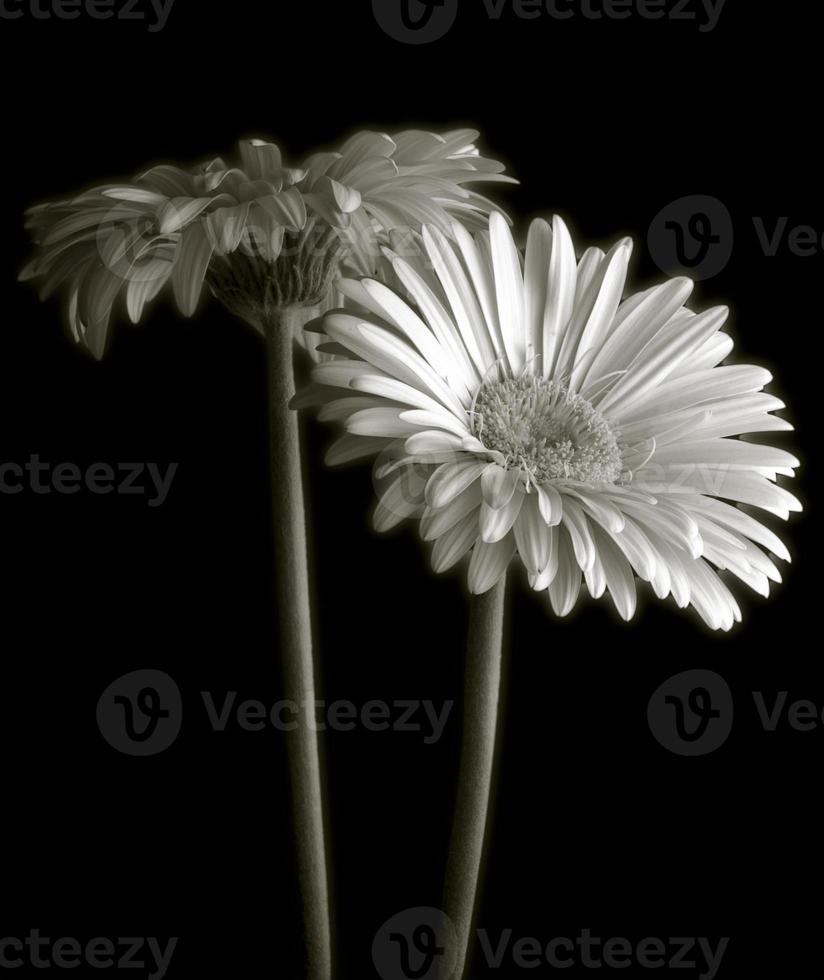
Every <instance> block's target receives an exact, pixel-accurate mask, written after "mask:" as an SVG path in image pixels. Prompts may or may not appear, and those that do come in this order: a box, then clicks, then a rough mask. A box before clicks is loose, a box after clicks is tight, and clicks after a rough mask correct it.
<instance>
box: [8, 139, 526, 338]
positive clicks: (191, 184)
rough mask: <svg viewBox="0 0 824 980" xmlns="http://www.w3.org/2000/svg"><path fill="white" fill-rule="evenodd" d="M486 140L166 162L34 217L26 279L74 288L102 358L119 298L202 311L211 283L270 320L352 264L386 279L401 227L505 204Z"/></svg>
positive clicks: (256, 152)
mask: <svg viewBox="0 0 824 980" xmlns="http://www.w3.org/2000/svg"><path fill="white" fill-rule="evenodd" d="M477 136H478V134H477V133H476V132H474V131H472V130H459V131H455V132H451V133H447V134H445V135H443V136H439V135H437V134H434V133H424V132H416V131H414V132H405V133H400V134H398V135H396V136H393V137H390V136H387V135H384V134H381V133H368V132H365V133H359V134H357V135H356V136H353V137H352V138H351V139H350V140H348V141H347V142H346V143H345V144H344V145H343V146H342V147H341V149H340V150H339V151H337V152H333V153H319V154H315V155H313V156H311V157H309V159H307V160H306V161H305V162H304V164H303V165H302V166H300V167H297V168H294V167H289V166H286V165H285V164H284V162H283V160H282V157H281V153H280V151H279V149H278V147H277V146H275V145H274V144H271V143H265V142H262V141H260V140H249V141H244V142H241V144H240V159H239V160H238V161H236V162H235V163H233V164H227V163H226V162H224V161H223V160H221V159H217V160H213V161H211V162H210V163H208V164H206V165H204V166H201V167H198V168H196V169H194V170H183V169H180V168H178V167H175V166H170V165H163V166H158V167H153V168H152V169H151V170H147V171H146V172H145V173H142V174H141V175H140V176H138V177H137V178H135V180H133V181H131V182H128V183H126V184H108V185H104V186H100V187H95V188H93V189H92V190H90V191H87V192H86V193H83V194H80V195H79V196H77V197H74V198H71V199H70V200H67V201H63V202H59V203H53V204H45V205H41V206H39V207H35V208H33V209H32V210H31V211H30V212H29V214H28V227H29V228H30V229H31V231H32V234H33V237H34V239H35V242H36V244H37V246H38V252H37V255H36V256H35V258H34V260H33V261H32V262H31V263H30V264H29V265H28V266H27V268H26V269H25V270H24V271H23V273H22V274H21V278H23V279H38V280H40V282H41V283H42V295H43V296H44V297H46V296H48V295H50V294H51V293H52V292H53V291H54V290H55V289H57V288H58V287H59V286H61V285H64V284H68V287H69V290H68V291H69V302H68V312H69V323H70V328H71V331H72V334H73V335H74V337H75V339H76V340H78V341H79V342H80V343H82V344H84V345H85V346H86V347H88V348H89V349H90V350H91V351H92V353H93V354H95V355H96V356H97V357H100V356H102V354H103V351H104V349H105V345H106V338H107V333H108V327H109V322H110V319H111V315H112V309H113V306H114V303H115V301H116V300H117V299H118V297H119V296H120V295H121V293H125V300H126V309H127V312H128V315H129V317H130V319H131V320H132V321H133V322H135V323H136V322H138V320H139V319H140V318H141V316H142V314H143V310H144V307H145V305H146V303H147V302H150V301H151V300H153V299H154V298H155V297H156V296H157V295H158V293H159V292H160V291H161V290H162V289H163V287H164V286H166V285H167V284H169V283H170V284H171V286H172V288H173V291H174V295H175V298H176V300H177V304H178V306H179V308H180V310H181V312H182V313H183V314H184V315H186V316H191V315H192V314H193V313H194V311H195V309H196V307H197V304H198V301H199V299H200V296H201V293H202V290H203V286H204V283H207V284H208V285H209V287H210V288H211V290H212V292H213V293H215V294H216V295H217V296H218V297H219V298H220V299H221V300H222V301H223V302H224V304H225V305H226V306H227V307H228V308H230V309H231V310H233V311H234V312H237V313H238V314H239V315H241V316H243V317H244V318H245V319H247V320H249V321H250V322H252V323H253V324H254V325H255V326H259V325H260V320H261V318H264V317H265V316H266V315H267V313H268V312H269V311H270V310H271V309H272V308H282V307H285V306H316V305H319V304H320V303H322V301H323V300H324V298H325V297H326V295H327V292H328V290H329V285H330V282H331V280H332V278H333V276H334V274H335V273H336V271H337V268H338V264H339V262H340V261H341V260H343V261H345V262H347V263H348V265H349V267H350V271H354V272H356V273H358V274H369V273H372V272H374V270H375V266H376V263H377V262H378V261H379V260H380V246H381V245H382V244H384V243H385V242H387V241H388V238H387V236H388V234H389V232H391V231H393V230H396V229H403V228H408V227H420V226H421V225H422V224H423V223H432V224H434V225H435V226H436V227H439V228H441V229H442V230H443V231H444V232H445V233H449V229H450V227H451V220H452V217H453V216H456V215H457V216H460V218H461V220H462V221H463V222H464V223H467V222H468V223H469V224H470V225H472V223H473V222H475V223H477V221H478V220H479V219H480V218H485V217H486V216H487V215H488V214H489V212H490V211H491V210H492V209H493V208H494V205H493V204H491V202H489V201H487V200H486V199H485V198H483V197H481V196H480V195H479V194H477V193H475V192H474V191H470V190H467V188H466V186H465V185H467V184H471V183H473V182H477V181H487V182H489V181H509V180H510V178H508V177H505V176H503V174H502V170H503V169H504V168H503V166H502V165H501V164H499V163H496V162H494V161H492V160H487V159H485V158H484V157H482V156H481V155H480V153H479V151H478V150H477V148H476V147H475V145H474V141H475V139H476V138H477Z"/></svg>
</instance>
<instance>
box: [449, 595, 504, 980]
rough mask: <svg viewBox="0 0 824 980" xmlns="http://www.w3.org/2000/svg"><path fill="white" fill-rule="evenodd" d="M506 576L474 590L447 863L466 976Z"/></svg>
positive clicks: (458, 964)
mask: <svg viewBox="0 0 824 980" xmlns="http://www.w3.org/2000/svg"><path fill="white" fill-rule="evenodd" d="M505 594H506V578H505V577H504V578H502V579H501V581H500V582H498V584H497V585H496V586H495V587H494V588H493V589H492V590H491V591H489V592H487V593H485V594H484V595H480V596H473V597H472V599H471V600H470V606H469V637H468V644H467V660H466V689H465V692H464V698H465V701H464V716H463V718H464V720H463V742H462V745H461V762H460V772H459V775H458V795H457V801H456V804H455V814H454V818H453V823H452V839H451V843H450V848H449V858H448V861H447V868H446V884H445V888H444V899H443V907H444V912H446V914H447V916H448V917H449V919H450V920H451V921H452V924H453V925H454V926H455V931H456V933H457V949H456V951H455V956H454V958H453V957H451V956H450V957H447V959H446V961H445V962H447V963H449V962H454V968H453V970H452V972H451V974H450V976H451V977H452V980H462V977H463V975H464V971H465V969H466V961H467V955H468V951H469V946H470V942H471V938H472V927H473V921H474V915H475V906H476V901H477V895H478V889H479V879H480V874H481V861H482V858H483V850H484V836H485V832H486V827H487V819H488V813H489V797H490V790H491V787H492V770H493V762H494V758H495V737H496V732H497V727H498V705H499V697H500V689H501V660H502V644H503V625H504V596H505Z"/></svg>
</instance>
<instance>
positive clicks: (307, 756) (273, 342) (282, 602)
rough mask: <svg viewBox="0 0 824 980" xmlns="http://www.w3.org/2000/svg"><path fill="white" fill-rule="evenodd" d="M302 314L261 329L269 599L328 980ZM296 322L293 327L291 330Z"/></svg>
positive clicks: (307, 897) (312, 937)
mask: <svg viewBox="0 0 824 980" xmlns="http://www.w3.org/2000/svg"><path fill="white" fill-rule="evenodd" d="M308 313H309V311H306V310H302V309H288V310H282V311H280V312H279V313H278V314H276V315H272V316H270V317H268V318H267V322H266V323H265V324H264V329H265V334H266V347H267V353H268V362H269V422H270V440H271V447H270V448H271V467H272V504H273V508H274V521H273V527H274V552H275V596H276V601H277V615H278V621H279V627H280V649H281V658H282V663H283V696H284V698H285V699H286V700H288V701H292V702H294V704H296V705H297V706H298V709H297V710H298V714H297V716H296V720H297V726H296V728H295V729H294V731H291V732H289V733H288V735H287V753H288V758H289V773H290V780H291V786H292V805H293V820H294V832H295V838H296V847H297V863H298V876H299V882H300V890H301V896H302V903H303V922H304V928H305V934H306V951H307V957H308V969H307V977H308V980H330V977H331V971H332V963H331V959H332V957H331V930H330V924H329V897H328V886H327V872H326V848H325V842H324V830H323V797H322V792H321V775H320V759H319V756H318V739H317V732H316V725H315V718H314V712H315V672H314V662H313V657H312V627H311V617H310V607H309V571H308V563H307V544H306V515H305V512H304V502H303V478H302V469H301V456H300V437H299V430H298V415H297V412H294V411H292V410H291V409H290V408H289V401H290V399H291V398H292V396H293V395H294V390H295V381H294V366H293V356H294V355H293V335H294V329H295V326H296V325H302V324H303V322H304V320H305V319H306V318H307V315H308ZM296 320H297V324H296Z"/></svg>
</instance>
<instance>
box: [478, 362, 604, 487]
mask: <svg viewBox="0 0 824 980" xmlns="http://www.w3.org/2000/svg"><path fill="white" fill-rule="evenodd" d="M474 428H475V434H476V435H477V437H478V438H479V439H480V440H481V442H483V444H484V446H486V448H487V449H490V450H497V451H498V452H500V453H503V454H504V456H505V457H506V465H507V468H508V469H514V468H516V467H520V468H521V469H522V470H523V471H524V472H525V473H526V474H527V475H528V476H529V477H530V479H531V480H532V481H533V482H534V483H537V484H543V483H546V482H547V481H549V480H574V481H575V482H579V483H615V482H617V481H618V479H619V478H620V476H621V471H622V462H621V449H620V447H619V446H618V440H617V439H616V437H615V433H614V432H613V431H612V429H611V427H610V425H609V423H608V422H607V421H606V419H605V418H604V417H603V415H601V414H600V413H599V412H598V411H596V410H595V409H594V408H593V407H592V405H590V403H589V402H588V401H587V400H586V399H585V398H582V397H581V396H580V395H575V394H570V392H569V391H568V390H567V389H566V388H565V387H564V386H563V385H560V384H557V383H556V382H554V381H548V380H546V379H545V378H535V377H526V376H525V377H521V378H509V379H507V380H506V381H496V382H490V383H487V384H484V385H482V386H481V388H480V390H479V391H478V394H477V397H476V400H475V414H474Z"/></svg>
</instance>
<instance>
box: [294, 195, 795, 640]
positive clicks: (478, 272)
mask: <svg viewBox="0 0 824 980" xmlns="http://www.w3.org/2000/svg"><path fill="white" fill-rule="evenodd" d="M451 237H452V238H453V239H454V241H452V240H450V239H449V238H447V236H446V234H445V233H444V232H443V231H442V230H441V229H439V228H437V227H427V228H425V229H424V232H423V237H422V247H421V255H420V257H419V258H418V259H417V260H414V259H411V258H408V257H407V258H404V257H399V256H397V255H394V254H391V253H389V259H390V261H391V265H392V269H393V274H394V276H395V277H396V283H397V286H398V287H399V288H397V289H393V288H390V286H389V285H387V284H386V283H384V282H380V281H378V280H376V279H373V278H364V279H362V280H355V279H350V280H344V281H341V282H339V283H338V288H339V289H340V290H341V291H342V292H343V293H344V294H345V295H346V296H347V297H348V298H349V299H350V300H351V301H352V302H354V303H356V304H358V307H359V309H360V312H359V313H358V314H353V313H347V312H337V313H335V312H332V313H329V314H327V315H326V316H325V318H324V319H323V326H322V329H323V331H324V332H325V335H326V337H327V338H328V341H327V343H325V344H322V345H321V350H327V351H329V352H330V353H335V354H337V355H338V356H337V357H336V358H334V359H332V360H329V361H328V362H327V363H323V364H319V365H317V366H316V367H315V368H314V377H313V380H314V385H313V386H312V388H311V389H309V390H307V391H306V392H304V393H303V394H302V395H301V396H300V402H299V403H300V404H301V405H307V404H312V403H316V404H317V403H320V404H322V405H323V408H322V409H321V415H322V417H323V418H326V419H336V420H341V421H342V422H343V424H344V426H345V429H346V432H347V434H346V435H344V436H343V437H342V438H341V439H340V440H339V441H338V442H337V443H336V444H335V445H333V447H332V448H331V450H330V453H329V457H328V461H329V462H330V463H331V464H337V463H343V462H348V461H351V460H354V459H360V458H369V457H371V456H375V455H377V454H379V457H378V461H377V465H376V477H377V483H378V486H379V488H380V489H379V493H380V500H379V503H378V506H377V509H376V513H375V525H376V527H377V528H378V529H379V530H386V529H388V528H389V527H392V526H394V525H395V524H397V523H399V522H400V521H401V520H403V519H404V518H407V517H411V516H417V517H420V530H421V535H422V537H423V538H424V539H425V540H426V541H430V542H434V548H433V551H432V563H433V566H434V569H435V571H437V572H443V571H446V570H447V569H449V568H451V567H453V566H454V565H456V564H457V563H458V562H459V561H460V560H461V559H462V558H464V556H466V555H470V559H469V567H468V581H469V589H470V592H472V593H474V594H482V593H485V592H487V591H488V590H490V589H492V587H493V586H494V585H495V584H496V583H497V582H498V581H499V580H500V579H501V578H502V577H503V576H504V575H505V573H506V570H507V568H508V566H509V565H510V563H511V562H512V561H513V560H514V559H515V558H516V557H517V558H518V559H519V560H520V561H521V562H522V563H523V565H524V566H525V568H526V571H527V573H528V578H529V582H530V584H531V586H532V588H533V589H535V590H537V591H548V594H549V600H550V603H551V606H552V608H553V610H554V611H555V613H556V614H557V615H559V616H565V615H567V614H568V613H569V612H570V611H571V610H572V609H573V607H574V606H575V604H576V601H577V599H578V597H579V593H580V591H581V586H582V582H583V583H585V584H586V588H587V590H588V592H589V593H590V594H591V595H592V596H593V597H595V598H599V597H601V596H602V595H603V594H604V593H605V592H607V591H608V592H609V593H610V595H611V597H612V600H613V601H614V603H615V606H616V608H617V610H618V612H619V613H620V615H621V616H622V617H623V618H624V619H626V620H629V619H630V618H631V617H632V616H633V614H634V611H635V608H636V579H641V580H643V581H645V582H648V583H650V584H651V586H652V589H653V590H654V592H655V594H656V595H657V596H658V597H659V598H661V599H664V598H666V597H667V596H669V595H672V596H673V597H674V598H675V601H676V603H677V604H678V605H679V606H680V607H682V608H683V607H686V606H688V605H692V606H693V607H694V608H695V609H696V610H697V611H698V613H699V614H700V616H701V617H702V618H703V620H704V621H705V622H706V623H707V624H708V625H709V626H710V627H711V628H713V629H723V630H729V629H730V628H731V627H732V626H733V624H734V622H736V621H740V618H741V613H740V610H739V606H738V604H737V602H736V600H735V598H734V597H733V594H732V592H731V590H730V588H729V586H728V584H727V582H726V580H725V579H724V578H722V577H721V576H720V575H719V572H728V573H730V574H732V575H733V576H736V577H737V578H739V579H741V580H742V581H743V582H745V583H746V584H747V585H749V586H750V587H751V588H753V589H755V590H756V591H757V592H758V593H760V594H762V595H767V594H768V592H769V583H770V582H771V581H772V582H778V581H780V578H781V577H780V574H779V571H778V569H777V567H776V565H775V563H774V561H773V559H772V557H770V555H769V554H768V552H770V553H772V555H773V556H775V557H777V558H779V559H782V560H785V561H788V560H789V557H790V556H789V554H788V552H787V549H786V548H785V546H784V545H783V544H782V542H781V541H780V540H779V538H778V537H777V536H776V535H775V534H774V533H773V532H772V531H771V530H770V529H768V528H767V527H766V526H765V525H764V524H762V523H761V522H760V521H759V520H757V519H756V518H755V517H753V516H752V515H751V514H750V513H749V509H750V508H760V509H762V510H764V511H767V512H769V513H772V514H775V515H778V516H779V517H782V518H784V519H786V518H788V516H789V513H790V512H791V511H798V510H800V509H801V507H800V504H799V503H798V501H797V500H796V498H795V497H793V496H792V495H791V494H790V493H789V492H788V491H787V490H786V489H784V488H783V487H781V486H779V485H778V484H777V482H776V480H777V477H778V476H779V475H783V476H792V475H793V470H794V469H795V467H797V466H798V461H797V460H796V459H795V458H794V457H793V456H792V455H790V453H788V452H786V451H784V450H782V449H778V448H774V447H772V446H769V445H762V444H760V443H756V442H753V441H750V438H749V436H750V434H752V433H757V432H769V431H782V430H789V429H791V426H790V425H789V423H787V422H786V421H785V420H783V419H781V418H780V417H777V416H775V415H774V414H772V413H773V412H775V411H777V410H780V409H782V408H783V407H784V406H783V404H782V402H781V401H779V400H778V399H777V398H776V397H774V396H772V395H770V394H767V393H765V392H764V391H763V389H764V387H765V385H767V384H768V383H769V381H770V380H771V376H770V374H769V373H768V372H767V371H766V370H764V369H763V368H760V367H753V366H750V365H723V364H722V362H723V361H724V360H725V359H726V358H727V356H728V355H729V354H730V352H731V351H732V348H733V342H732V340H731V339H730V337H729V336H728V335H727V334H725V333H723V332H722V329H721V328H722V327H723V325H724V323H725V321H726V319H727V315H728V310H727V309H726V308H725V307H719V308H715V309H710V310H708V311H707V312H704V313H700V314H699V313H694V312H692V311H691V310H689V309H687V307H686V306H685V303H686V302H687V300H688V298H689V296H690V293H691V290H692V282H691V281H690V280H688V279H684V278H678V279H672V280H670V281H667V282H665V283H663V284H662V285H658V286H655V287H654V288H651V289H648V290H646V291H644V292H640V293H637V294H635V295H632V296H630V297H629V298H626V299H625V298H624V291H625V284H626V278H627V266H628V262H629V259H630V254H631V251H632V242H631V241H630V240H629V239H624V240H622V241H620V242H618V244H617V245H615V247H614V248H612V249H611V250H610V251H609V252H608V253H607V254H605V253H604V252H602V251H601V250H599V249H597V248H590V249H589V250H587V251H586V252H584V254H583V255H582V256H581V258H580V261H579V260H578V258H577V257H576V252H575V249H574V246H573V242H572V240H571V238H570V235H569V232H568V231H567V228H566V226H565V225H564V223H563V221H561V220H560V219H559V218H555V219H554V222H553V224H552V225H551V226H550V225H549V224H548V223H547V222H545V221H542V220H539V221H536V222H534V223H533V224H532V226H531V228H530V232H529V238H528V242H527V246H526V250H525V255H523V256H522V255H521V254H520V253H519V250H518V249H517V247H516V245H515V243H514V241H513V237H512V235H511V233H510V231H509V228H508V227H507V225H506V223H505V221H504V220H503V219H502V218H501V217H500V216H499V215H496V214H494V213H493V214H492V216H491V218H490V221H489V230H488V233H480V234H478V235H476V236H474V237H473V236H472V235H471V234H470V233H469V232H467V231H466V230H465V229H463V228H461V227H459V226H457V225H456V226H454V227H453V229H452V235H451ZM742 437H746V438H742ZM739 505H746V507H747V509H742V507H741V506H739Z"/></svg>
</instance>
